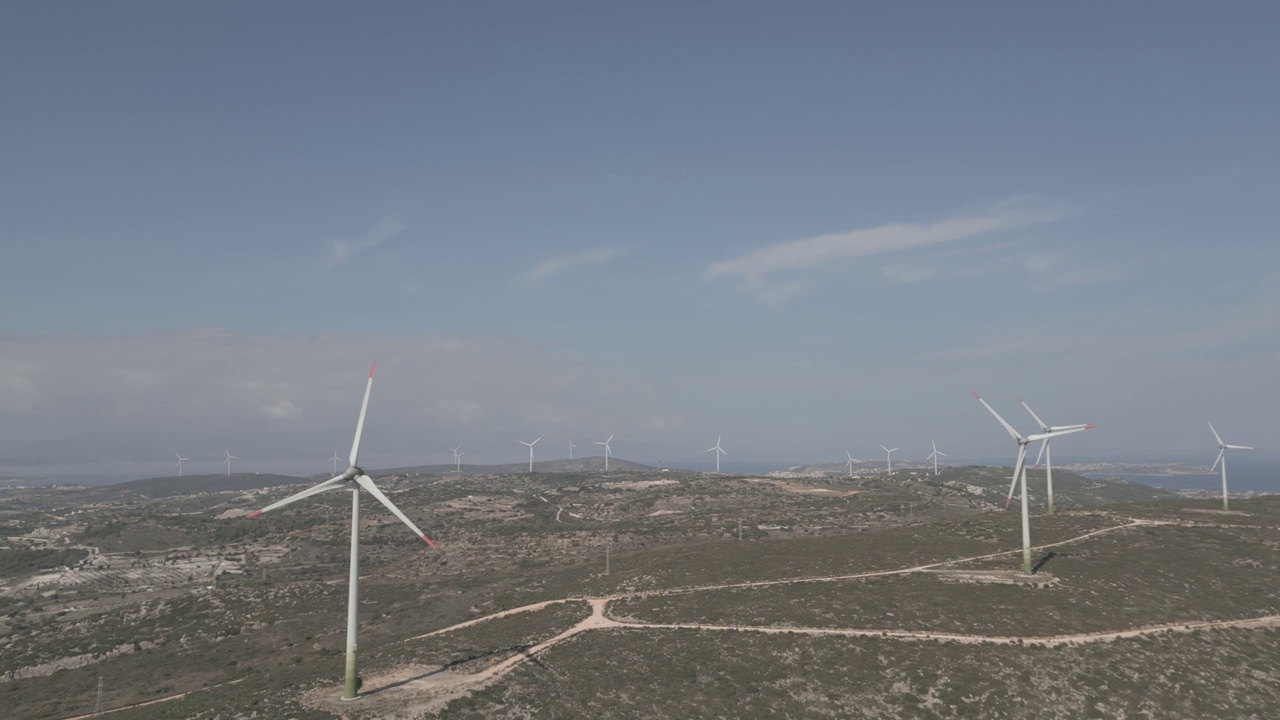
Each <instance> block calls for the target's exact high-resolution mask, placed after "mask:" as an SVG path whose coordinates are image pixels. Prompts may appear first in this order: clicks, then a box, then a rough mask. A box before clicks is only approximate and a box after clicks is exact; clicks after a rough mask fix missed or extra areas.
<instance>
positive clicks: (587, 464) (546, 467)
mask: <svg viewBox="0 0 1280 720" xmlns="http://www.w3.org/2000/svg"><path fill="white" fill-rule="evenodd" d="M533 471H534V472H535V473H544V474H551V473H591V472H604V458H603V457H600V456H595V457H585V458H574V459H572V460H568V459H559V460H535V461H534V463H533ZM609 471H610V472H657V471H658V468H655V467H653V466H651V465H642V464H640V463H637V462H631V461H630V460H623V459H621V458H616V457H611V458H609ZM528 472H529V463H527V462H522V463H508V464H505V465H468V464H467V463H463V464H462V468H461V474H462V475H519V474H521V473H528ZM370 474H373V475H374V477H381V476H383V475H429V476H436V475H457V474H459V473H457V472H454V466H453V465H452V464H450V465H415V466H412V467H401V468H389V469H385V470H378V471H376V473H374V471H370Z"/></svg>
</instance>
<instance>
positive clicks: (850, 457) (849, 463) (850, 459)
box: [844, 450, 853, 477]
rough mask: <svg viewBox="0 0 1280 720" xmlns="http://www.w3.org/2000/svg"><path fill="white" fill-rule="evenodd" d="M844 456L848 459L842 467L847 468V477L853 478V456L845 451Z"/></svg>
mask: <svg viewBox="0 0 1280 720" xmlns="http://www.w3.org/2000/svg"><path fill="white" fill-rule="evenodd" d="M844 454H845V456H847V457H848V458H849V462H847V463H845V464H844V466H845V467H847V468H849V477H853V455H851V454H850V453H849V451H848V450H845V451H844Z"/></svg>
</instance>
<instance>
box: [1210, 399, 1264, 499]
mask: <svg viewBox="0 0 1280 720" xmlns="http://www.w3.org/2000/svg"><path fill="white" fill-rule="evenodd" d="M1205 422H1207V423H1209V432H1211V433H1213V439H1214V440H1217V441H1218V459H1217V460H1214V461H1213V467H1211V468H1209V472H1210V473H1212V472H1213V471H1214V470H1217V469H1218V466H1219V465H1221V466H1222V509H1223V510H1230V508H1229V507H1227V451H1228V450H1257V448H1254V447H1249V446H1248V445H1228V444H1226V443H1224V442H1222V436H1221V435H1219V434H1218V431H1217V430H1214V429H1213V423H1211V422H1209V421H1208V420H1205Z"/></svg>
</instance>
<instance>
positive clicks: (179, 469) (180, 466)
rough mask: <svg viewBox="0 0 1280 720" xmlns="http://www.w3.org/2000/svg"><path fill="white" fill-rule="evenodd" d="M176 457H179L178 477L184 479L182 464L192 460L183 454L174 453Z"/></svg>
mask: <svg viewBox="0 0 1280 720" xmlns="http://www.w3.org/2000/svg"><path fill="white" fill-rule="evenodd" d="M174 455H177V456H178V477H182V463H184V462H186V461H187V460H190V459H191V458H184V457H182V454H181V453H174Z"/></svg>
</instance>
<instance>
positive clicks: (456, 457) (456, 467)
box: [450, 445, 463, 473]
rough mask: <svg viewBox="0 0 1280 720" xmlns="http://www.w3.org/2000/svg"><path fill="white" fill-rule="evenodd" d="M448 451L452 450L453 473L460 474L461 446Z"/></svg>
mask: <svg viewBox="0 0 1280 720" xmlns="http://www.w3.org/2000/svg"><path fill="white" fill-rule="evenodd" d="M450 449H451V450H453V471H454V472H456V473H461V472H462V455H463V453H462V452H461V450H462V446H461V445H459V446H458V447H456V448H450Z"/></svg>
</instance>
